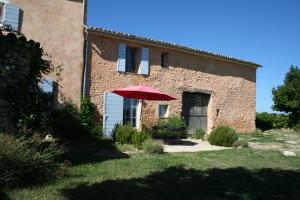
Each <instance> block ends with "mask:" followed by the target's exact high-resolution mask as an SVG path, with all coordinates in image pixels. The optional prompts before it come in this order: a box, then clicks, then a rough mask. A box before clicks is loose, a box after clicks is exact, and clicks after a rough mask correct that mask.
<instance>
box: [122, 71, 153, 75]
mask: <svg viewBox="0 0 300 200" xmlns="http://www.w3.org/2000/svg"><path fill="white" fill-rule="evenodd" d="M117 72H118V73H120V74H131V75H140V76H149V74H148V75H147V74H139V73H135V72H120V71H117Z"/></svg>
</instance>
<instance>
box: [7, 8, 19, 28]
mask: <svg viewBox="0 0 300 200" xmlns="http://www.w3.org/2000/svg"><path fill="white" fill-rule="evenodd" d="M19 20H20V8H19V7H18V6H16V5H13V4H10V3H8V4H6V5H5V20H4V21H5V24H7V25H10V26H11V27H12V28H13V29H14V30H15V31H19V27H20V22H19Z"/></svg>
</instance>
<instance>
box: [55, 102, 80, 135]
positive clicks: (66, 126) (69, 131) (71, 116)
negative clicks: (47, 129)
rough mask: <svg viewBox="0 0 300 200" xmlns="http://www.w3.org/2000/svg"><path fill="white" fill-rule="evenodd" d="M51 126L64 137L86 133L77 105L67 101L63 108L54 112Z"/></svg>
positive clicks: (57, 133)
mask: <svg viewBox="0 0 300 200" xmlns="http://www.w3.org/2000/svg"><path fill="white" fill-rule="evenodd" d="M51 118H52V120H51V127H52V129H53V131H54V134H55V135H57V136H60V137H63V138H71V137H78V136H80V135H82V134H83V133H84V128H83V127H82V125H81V122H80V114H79V111H78V109H77V107H76V106H75V105H74V104H72V103H69V102H65V103H64V104H63V105H62V108H60V109H57V110H55V111H53V112H52V115H51Z"/></svg>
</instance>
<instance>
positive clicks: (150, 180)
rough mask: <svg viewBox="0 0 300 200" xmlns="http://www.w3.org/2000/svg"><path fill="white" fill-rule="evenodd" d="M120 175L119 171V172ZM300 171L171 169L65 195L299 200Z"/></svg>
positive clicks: (72, 199)
mask: <svg viewBox="0 0 300 200" xmlns="http://www.w3.org/2000/svg"><path fill="white" fill-rule="evenodd" d="M116 173H117V172H116ZM299 188H300V172H299V171H292V170H275V169H268V168H266V169H260V170H249V169H246V168H229V169H219V168H213V169H209V170H205V171H200V170H194V169H185V168H183V167H181V166H179V167H170V168H167V169H165V170H164V171H162V172H156V173H153V174H151V175H149V176H146V177H142V178H134V179H128V180H126V179H123V180H107V181H105V182H103V183H95V184H91V185H89V184H79V185H77V186H75V187H73V188H68V189H64V190H62V191H61V192H62V193H63V195H64V196H65V197H66V199H69V200H79V199H91V200H93V199H114V200H120V199H131V200H133V199H139V200H140V199H143V200H150V199H164V200H165V199H178V200H179V199H189V200H194V199H195V200H196V199H197V200H198V199H210V200H211V199H213V200H217V199H218V200H219V199H224V200H225V199H251V200H253V199H259V200H261V199H263V200H271V199H272V200H274V199H282V200H286V199H289V200H293V199H295V200H298V199H299V197H300V190H299Z"/></svg>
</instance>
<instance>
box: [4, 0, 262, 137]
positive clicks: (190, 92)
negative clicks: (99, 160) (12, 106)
mask: <svg viewBox="0 0 300 200" xmlns="http://www.w3.org/2000/svg"><path fill="white" fill-rule="evenodd" d="M1 1H2V3H1V4H0V5H1V12H0V13H2V18H0V19H1V20H2V21H6V22H8V23H11V24H12V25H13V26H14V28H15V29H18V30H20V31H21V32H22V33H24V34H25V35H26V36H27V38H29V39H34V40H36V41H39V42H41V44H42V46H43V47H44V48H45V51H46V52H47V53H49V54H50V55H51V59H52V60H53V61H54V63H55V64H57V65H60V66H61V68H62V69H63V71H62V76H61V80H60V82H59V83H58V84H59V85H60V87H58V90H59V93H60V94H63V96H64V97H66V99H69V100H71V101H73V102H74V103H75V104H77V105H79V102H80V97H81V96H85V97H90V98H91V100H92V101H93V102H94V103H95V104H96V105H97V108H98V110H99V112H100V114H101V115H102V116H103V129H104V134H105V135H106V136H108V137H110V136H111V134H112V129H113V127H114V126H115V124H117V123H128V122H130V123H131V124H133V125H134V126H135V127H137V128H140V127H141V126H142V125H143V124H145V125H149V124H152V123H154V122H156V121H157V119H159V118H166V117H168V116H180V117H182V118H183V119H184V120H185V122H186V124H187V125H188V126H189V128H190V129H189V130H190V131H191V132H192V131H194V130H195V129H197V128H203V129H204V130H205V131H207V133H209V132H210V131H211V130H212V129H213V128H215V127H216V126H218V125H228V126H230V127H232V128H234V129H236V131H238V132H251V131H254V130H255V115H256V71H257V69H258V67H260V65H259V64H256V63H253V62H249V61H245V60H241V59H237V58H232V57H228V56H224V55H220V54H215V53H211V52H207V51H203V50H199V49H193V48H190V47H185V46H181V45H176V44H172V43H168V42H163V41H158V40H152V39H148V38H144V37H139V36H135V35H130V34H125V33H120V32H115V31H111V30H106V29H102V28H96V27H89V26H87V25H86V16H87V12H86V11H87V9H86V8H87V0H51V1H49V0H26V1H25V0H10V1H8V0H5V1H4V0H0V2H1ZM0 16H1V15H0ZM46 78H47V79H48V83H49V81H50V83H52V84H50V86H51V87H52V88H51V87H50V91H53V90H54V85H55V82H57V81H58V80H56V77H55V76H54V75H53V76H50V77H46ZM140 84H147V85H150V86H152V87H154V88H157V89H159V90H160V91H162V92H165V93H167V94H170V95H171V96H174V97H176V98H177V99H176V100H173V101H169V102H163V101H146V103H145V104H144V107H143V109H142V112H141V101H140V100H137V99H125V98H123V97H121V96H118V95H116V94H114V93H111V91H112V90H114V89H118V88H123V87H127V86H132V85H140ZM141 118H142V119H143V120H142V123H143V124H141Z"/></svg>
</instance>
